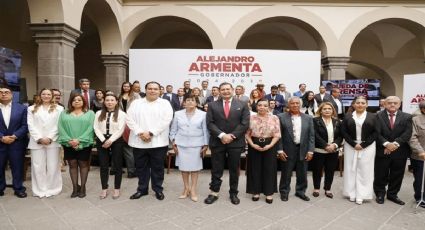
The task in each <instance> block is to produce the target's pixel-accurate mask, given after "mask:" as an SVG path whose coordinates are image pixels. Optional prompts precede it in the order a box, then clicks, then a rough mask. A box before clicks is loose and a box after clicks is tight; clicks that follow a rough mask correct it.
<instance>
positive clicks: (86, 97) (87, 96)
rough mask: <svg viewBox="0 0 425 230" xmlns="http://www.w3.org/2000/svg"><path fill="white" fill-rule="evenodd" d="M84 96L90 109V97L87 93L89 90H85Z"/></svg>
mask: <svg viewBox="0 0 425 230" xmlns="http://www.w3.org/2000/svg"><path fill="white" fill-rule="evenodd" d="M83 96H84V100H85V101H86V104H87V108H90V105H89V95H88V93H87V90H84V94H83Z"/></svg>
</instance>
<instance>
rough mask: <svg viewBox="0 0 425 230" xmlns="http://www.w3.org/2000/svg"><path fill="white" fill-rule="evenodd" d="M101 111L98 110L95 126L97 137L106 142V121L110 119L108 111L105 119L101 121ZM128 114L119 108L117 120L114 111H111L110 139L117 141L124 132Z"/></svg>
mask: <svg viewBox="0 0 425 230" xmlns="http://www.w3.org/2000/svg"><path fill="white" fill-rule="evenodd" d="M101 113H102V110H100V111H97V112H96V116H95V118H94V124H93V128H94V133H95V134H96V136H97V138H99V140H100V141H101V142H104V141H105V136H104V134H106V121H107V120H108V113H106V117H105V120H103V121H99V116H100V114H101ZM126 116H127V114H125V113H124V111H121V110H118V117H117V121H114V112H112V113H111V117H110V120H109V134H111V136H110V137H109V140H110V141H112V142H114V141H116V140H117V139H118V138H120V137H121V136H122V134H123V133H124V129H125V119H126Z"/></svg>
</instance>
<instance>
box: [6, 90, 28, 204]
mask: <svg viewBox="0 0 425 230" xmlns="http://www.w3.org/2000/svg"><path fill="white" fill-rule="evenodd" d="M0 109H1V113H0V196H3V195H4V189H5V188H6V178H5V167H6V162H7V161H9V163H10V168H11V170H12V179H13V190H15V196H17V197H19V198H25V197H27V193H26V192H25V190H26V188H25V187H24V186H23V184H22V181H23V177H24V175H23V171H24V170H23V166H24V154H25V149H26V147H27V144H28V136H27V133H28V125H27V107H25V106H23V105H21V104H18V103H14V102H12V90H11V89H10V88H9V87H7V86H0Z"/></svg>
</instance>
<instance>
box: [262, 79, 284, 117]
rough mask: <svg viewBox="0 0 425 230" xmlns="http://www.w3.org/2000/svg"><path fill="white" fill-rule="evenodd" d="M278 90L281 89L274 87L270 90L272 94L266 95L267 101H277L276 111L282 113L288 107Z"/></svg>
mask: <svg viewBox="0 0 425 230" xmlns="http://www.w3.org/2000/svg"><path fill="white" fill-rule="evenodd" d="M278 89H279V88H278V87H277V86H276V85H273V86H272V87H271V89H270V92H271V93H270V94H267V95H266V99H267V100H268V101H270V100H275V101H276V107H275V110H277V111H279V112H281V113H282V112H283V108H284V107H286V102H285V99H284V98H283V96H282V95H280V94H278V93H277V91H278Z"/></svg>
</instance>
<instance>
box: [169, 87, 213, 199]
mask: <svg viewBox="0 0 425 230" xmlns="http://www.w3.org/2000/svg"><path fill="white" fill-rule="evenodd" d="M184 106H185V109H184V110H180V111H177V112H176V113H175V114H174V119H173V122H172V124H171V130H170V140H171V141H172V142H173V149H174V152H175V153H176V156H177V157H176V166H178V167H179V170H180V171H181V172H182V177H183V183H184V191H183V193H182V195H181V196H180V197H179V198H180V199H184V198H186V197H188V196H189V195H190V198H191V199H192V200H193V201H195V202H196V201H198V197H197V195H196V193H197V192H196V188H197V183H198V172H199V170H201V169H202V157H203V155H204V154H205V152H206V151H207V149H208V138H209V136H208V130H207V123H206V113H205V112H203V111H201V110H198V109H196V98H195V96H194V95H187V96H185V98H184ZM189 176H191V179H192V184H191V185H190V184H189Z"/></svg>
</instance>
